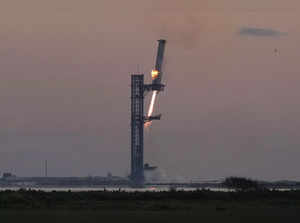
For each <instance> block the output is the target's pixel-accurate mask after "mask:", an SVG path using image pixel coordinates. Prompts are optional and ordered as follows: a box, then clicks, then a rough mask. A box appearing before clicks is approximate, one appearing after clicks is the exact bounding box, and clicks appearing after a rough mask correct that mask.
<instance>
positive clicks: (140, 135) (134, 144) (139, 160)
mask: <svg viewBox="0 0 300 223" xmlns="http://www.w3.org/2000/svg"><path fill="white" fill-rule="evenodd" d="M158 43H159V45H158V52H157V58H156V64H155V70H153V71H152V83H151V84H144V74H133V75H131V174H130V179H131V181H132V182H133V183H134V184H136V185H142V184H143V183H144V125H145V123H149V122H152V120H160V117H161V115H157V116H152V115H147V116H145V115H144V96H145V93H147V92H150V91H152V92H154V93H155V96H156V94H158V93H159V92H160V91H162V90H163V89H164V85H163V84H162V83H161V79H162V65H163V57H164V50H165V44H166V40H158ZM153 95H154V94H153ZM155 96H154V97H153V96H152V98H154V99H153V100H152V101H153V103H152V106H151V107H152V109H153V104H154V101H155ZM151 114H152V112H151Z"/></svg>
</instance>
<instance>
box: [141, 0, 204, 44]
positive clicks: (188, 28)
mask: <svg viewBox="0 0 300 223" xmlns="http://www.w3.org/2000/svg"><path fill="white" fill-rule="evenodd" d="M202 2H203V1H200V3H199V1H189V2H183V1H178V0H176V1H157V0H155V1H153V5H152V6H151V7H150V11H151V13H148V14H147V15H146V17H145V21H146V23H147V25H148V26H149V27H150V29H152V30H153V32H155V33H156V34H157V36H158V37H159V38H165V39H168V42H169V43H170V44H177V45H179V46H182V47H184V48H185V49H192V48H194V47H196V46H197V45H198V44H199V42H200V33H201V32H202V33H203V31H204V29H205V24H206V18H205V15H204V14H203V13H201V11H198V10H197V9H198V8H200V7H199V6H201V5H202V4H203V3H202Z"/></svg>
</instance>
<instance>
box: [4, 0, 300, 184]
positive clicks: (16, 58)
mask: <svg viewBox="0 0 300 223" xmlns="http://www.w3.org/2000/svg"><path fill="white" fill-rule="evenodd" d="M1 3H2V6H1V8H0V47H1V51H0V67H1V81H0V91H1V93H0V101H1V105H2V106H1V110H0V121H1V123H2V125H1V126H2V127H1V129H0V138H1V139H2V140H0V142H1V151H0V172H3V171H12V172H14V173H16V174H17V175H24V176H29V175H42V174H43V169H42V164H43V162H44V160H45V159H48V163H49V174H50V175H53V176H67V175H73V176H85V175H88V174H92V175H104V174H106V173H107V172H108V171H111V172H112V173H113V174H116V175H125V174H127V173H128V171H129V155H130V153H129V150H130V148H129V133H130V132H129V124H130V123H129V115H130V110H129V108H130V107H129V102H130V101H129V97H130V95H129V94H130V89H129V82H130V73H132V72H136V71H137V67H139V70H140V71H141V72H144V73H145V74H146V75H148V76H147V78H148V80H150V71H151V69H152V66H153V64H154V57H155V53H156V42H155V41H156V40H157V39H159V38H166V39H167V40H168V45H167V52H166V53H167V55H166V70H165V74H166V76H165V82H166V84H167V88H166V91H165V92H164V93H162V94H161V95H159V110H160V111H159V112H162V113H163V118H162V121H160V122H155V123H154V125H153V127H152V129H151V132H150V133H146V136H145V137H146V139H145V140H146V145H145V149H146V161H149V162H151V163H153V164H155V165H158V166H160V168H161V169H162V170H163V171H164V172H166V173H167V175H169V176H172V177H177V178H180V177H182V176H186V177H200V178H220V177H224V176H231V175H240V176H249V177H255V178H260V179H272V180H273V179H298V180H300V176H299V173H298V170H299V168H300V163H299V161H298V157H299V155H300V150H299V145H300V121H299V118H298V116H299V112H300V105H299V103H298V98H299V96H300V90H299V84H300V82H299V80H300V78H299V52H300V51H299V49H298V45H299V39H300V33H299V21H300V18H299V17H300V13H299V12H300V3H299V1H296V0H287V1H282V0H281V1H280V0H251V1H250V0H243V1H242V0H205V1H204V0H203V1H196V0H193V1H192V0H191V1H179V0H172V1H171V0H167V1H158V0H152V1H140V0H139V1H138V0H129V1H120V0H119V1H108V0H104V1H103V0H98V1H96V0H86V1H77V0H59V1H58V0H52V1H40V0H27V1H17V0H4V1H2V2H1ZM241 29H246V30H247V31H249V32H247V33H246V34H245V35H241V34H240V31H241ZM257 29H260V30H264V31H271V34H266V35H262V36H261V35H258V34H257ZM267 33H268V32H267ZM275 49H276V50H275Z"/></svg>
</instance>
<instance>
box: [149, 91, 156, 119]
mask: <svg viewBox="0 0 300 223" xmlns="http://www.w3.org/2000/svg"><path fill="white" fill-rule="evenodd" d="M156 95H157V91H153V94H152V98H151V102H150V106H149V110H148V117H150V116H151V115H152V113H153V109H154V103H155V98H156Z"/></svg>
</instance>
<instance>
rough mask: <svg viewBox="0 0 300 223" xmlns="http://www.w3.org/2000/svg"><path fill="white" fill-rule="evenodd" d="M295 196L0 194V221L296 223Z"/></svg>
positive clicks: (299, 201)
mask: <svg viewBox="0 0 300 223" xmlns="http://www.w3.org/2000/svg"><path fill="white" fill-rule="evenodd" d="M299 219H300V192H298V191H291V192H271V191H262V192H239V193H225V192H210V191H197V192H161V193H151V192H145V193H126V192H51V193H46V192H35V191H17V192H12V191H5V192H0V222H1V223H2V222H4V223H6V222H7V223H14V222H18V223H19V222H32V223H35V222H43V223H48V222H49V223H50V222H51V223H53V222H65V223H68V222H73V223H76V222H85V223H88V222H143V223H144V222H145V223H147V222H165V223H167V222H185V221H188V222H205V223H206V222H208V223H214V222H218V223H220V222H245V223H247V222H249V223H250V222H251V223H253V222H272V223H274V222H286V221H293V222H298V221H299Z"/></svg>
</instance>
